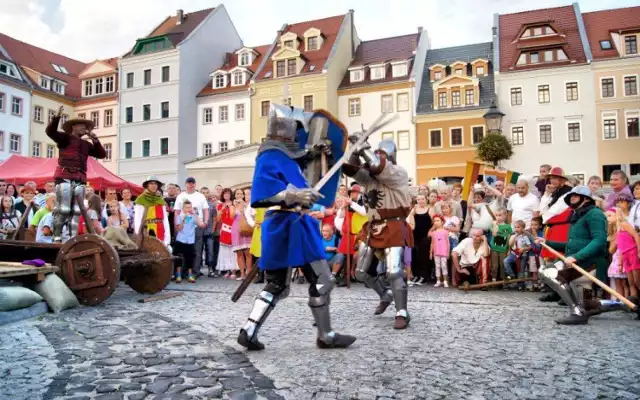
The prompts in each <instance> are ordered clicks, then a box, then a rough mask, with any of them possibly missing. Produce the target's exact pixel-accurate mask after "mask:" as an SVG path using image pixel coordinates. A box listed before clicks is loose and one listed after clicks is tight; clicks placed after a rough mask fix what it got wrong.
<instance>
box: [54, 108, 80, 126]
mask: <svg viewBox="0 0 640 400" xmlns="http://www.w3.org/2000/svg"><path fill="white" fill-rule="evenodd" d="M55 116H56V112H55V111H53V110H48V111H47V123H48V124H50V123H51V121H52V120H53V118H54V117H55ZM78 118H83V117H80V114H78ZM83 119H84V118H83Z"/></svg>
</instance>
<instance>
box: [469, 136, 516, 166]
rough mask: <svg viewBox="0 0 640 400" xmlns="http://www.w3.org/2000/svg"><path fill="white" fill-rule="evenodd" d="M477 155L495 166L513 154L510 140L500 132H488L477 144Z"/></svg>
mask: <svg viewBox="0 0 640 400" xmlns="http://www.w3.org/2000/svg"><path fill="white" fill-rule="evenodd" d="M477 151H478V156H477V158H479V159H480V160H482V161H484V162H488V163H491V164H492V165H493V166H494V167H497V166H498V164H499V163H500V161H502V160H508V159H510V158H511V156H513V147H512V146H511V142H509V140H508V139H507V138H506V137H504V136H503V135H501V134H489V135H487V136H485V137H484V139H482V141H481V142H480V143H479V144H478V148H477Z"/></svg>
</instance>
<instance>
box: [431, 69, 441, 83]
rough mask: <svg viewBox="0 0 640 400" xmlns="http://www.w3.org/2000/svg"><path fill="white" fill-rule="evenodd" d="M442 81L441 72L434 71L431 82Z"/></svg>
mask: <svg viewBox="0 0 640 400" xmlns="http://www.w3.org/2000/svg"><path fill="white" fill-rule="evenodd" d="M440 79H442V71H436V72H434V73H433V80H435V81H439V80H440Z"/></svg>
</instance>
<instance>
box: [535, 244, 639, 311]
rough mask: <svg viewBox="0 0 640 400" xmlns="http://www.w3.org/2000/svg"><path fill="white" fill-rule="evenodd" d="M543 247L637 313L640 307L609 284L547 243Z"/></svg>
mask: <svg viewBox="0 0 640 400" xmlns="http://www.w3.org/2000/svg"><path fill="white" fill-rule="evenodd" d="M540 244H541V245H542V247H544V248H545V249H547V250H549V251H550V252H551V253H553V255H555V256H556V257H558V258H559V259H561V260H562V261H564V262H565V263H566V264H567V265H570V266H571V268H573V269H575V270H576V271H578V272H580V273H581V274H582V275H584V276H585V277H586V278H587V279H589V280H590V281H591V282H593V283H595V284H596V285H598V286H600V287H601V288H602V290H604V291H605V292H607V293H609V294H610V295H612V296H613V297H615V298H616V299H618V300H620V301H621V302H623V303H624V304H625V305H626V306H627V307H629V308H630V309H631V310H633V311H636V310H637V309H638V306H637V305H635V304H633V303H632V302H631V301H629V300H628V299H627V298H626V297H624V296H623V295H621V294H620V293H618V292H616V291H615V290H613V289H611V288H610V287H609V286H607V284H605V283H604V282H602V281H601V280H600V279H598V278H596V277H595V276H593V275H591V274H590V273H589V272H587V271H586V270H584V269H582V268H581V267H580V266H579V265H578V264H576V263H568V262H567V258H566V257H565V256H564V255H563V254H561V253H559V252H558V251H556V250H555V249H553V248H552V247H551V246H549V245H548V244H546V243H540Z"/></svg>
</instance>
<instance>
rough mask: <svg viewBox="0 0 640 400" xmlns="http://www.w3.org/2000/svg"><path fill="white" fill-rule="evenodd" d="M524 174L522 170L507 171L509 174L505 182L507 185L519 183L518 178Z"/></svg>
mask: <svg viewBox="0 0 640 400" xmlns="http://www.w3.org/2000/svg"><path fill="white" fill-rule="evenodd" d="M520 175H522V174H521V173H520V172H515V171H507V176H506V177H505V178H504V183H505V184H506V185H508V184H510V183H513V184H514V185H515V184H516V183H518V178H519V177H520Z"/></svg>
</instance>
